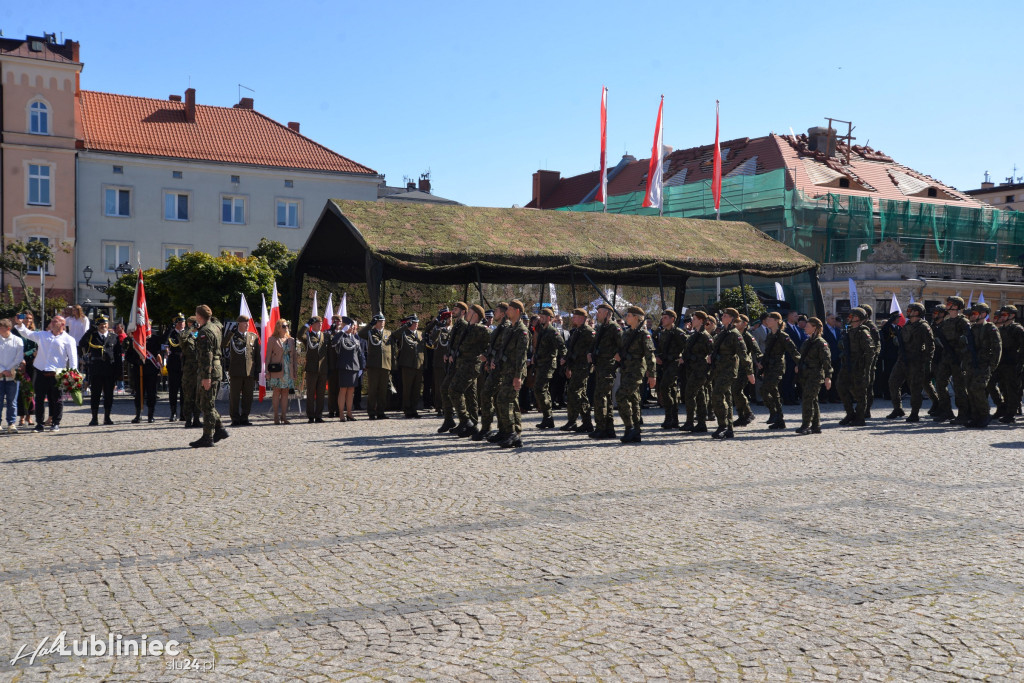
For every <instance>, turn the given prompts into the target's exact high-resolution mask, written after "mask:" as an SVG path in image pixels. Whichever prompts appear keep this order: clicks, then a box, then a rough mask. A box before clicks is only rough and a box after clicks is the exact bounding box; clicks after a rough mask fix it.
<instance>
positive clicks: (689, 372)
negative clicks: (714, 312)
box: [680, 311, 712, 434]
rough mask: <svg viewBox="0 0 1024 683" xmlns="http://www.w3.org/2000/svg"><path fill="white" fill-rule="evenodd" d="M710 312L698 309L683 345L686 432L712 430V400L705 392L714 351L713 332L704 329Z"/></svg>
mask: <svg viewBox="0 0 1024 683" xmlns="http://www.w3.org/2000/svg"><path fill="white" fill-rule="evenodd" d="M707 320H708V315H707V313H705V312H704V311H696V312H695V313H694V314H693V316H692V317H691V318H690V325H691V327H692V328H693V331H692V332H691V333H690V336H689V337H687V338H686V345H685V346H684V347H683V356H682V360H683V372H684V373H686V396H685V397H684V400H683V403H685V404H686V422H685V423H683V426H682V427H680V429H681V430H683V431H684V432H694V433H697V434H705V433H707V431H708V426H707V412H708V400H707V395H706V394H705V393H704V382H705V381H706V377H707V375H708V370H709V366H708V357H709V356H710V355H711V347H712V341H711V335H710V334H709V333H708V331H707V330H706V329H704V325H705V323H707Z"/></svg>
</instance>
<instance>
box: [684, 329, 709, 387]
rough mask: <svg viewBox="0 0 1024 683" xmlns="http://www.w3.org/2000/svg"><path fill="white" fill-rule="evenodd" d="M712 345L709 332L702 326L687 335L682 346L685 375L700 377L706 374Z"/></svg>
mask: <svg viewBox="0 0 1024 683" xmlns="http://www.w3.org/2000/svg"><path fill="white" fill-rule="evenodd" d="M712 346H713V342H712V341H711V333H710V332H708V331H707V330H706V329H704V328H701V330H700V332H694V333H693V334H691V335H690V336H689V337H687V339H686V345H685V346H684V347H683V369H684V370H685V371H686V374H687V377H694V378H701V377H704V376H706V375H707V374H708V369H709V367H710V366H709V365H708V356H710V355H711V347H712Z"/></svg>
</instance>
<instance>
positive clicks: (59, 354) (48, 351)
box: [26, 330, 78, 372]
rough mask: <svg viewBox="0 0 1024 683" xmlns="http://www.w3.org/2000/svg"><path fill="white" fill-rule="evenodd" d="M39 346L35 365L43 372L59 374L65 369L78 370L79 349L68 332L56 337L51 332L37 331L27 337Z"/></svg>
mask: <svg viewBox="0 0 1024 683" xmlns="http://www.w3.org/2000/svg"><path fill="white" fill-rule="evenodd" d="M26 336H27V337H28V338H29V339H31V340H32V341H34V342H35V343H37V344H39V351H37V352H36V360H35V363H33V365H34V366H35V369H36V370H40V371H42V372H57V371H59V370H63V369H65V368H75V369H77V368H78V349H77V348H76V344H75V340H74V338H73V337H72V336H71V335H70V334H68V333H67V332H61V333H60V334H58V335H56V336H54V334H53V333H52V332H50V331H49V330H37V331H35V332H29V333H28V334H27V335H26Z"/></svg>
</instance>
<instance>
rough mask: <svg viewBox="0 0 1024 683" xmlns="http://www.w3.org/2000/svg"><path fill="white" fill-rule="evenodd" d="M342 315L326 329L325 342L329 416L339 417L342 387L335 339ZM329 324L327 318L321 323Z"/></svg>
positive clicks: (338, 333)
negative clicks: (339, 382)
mask: <svg viewBox="0 0 1024 683" xmlns="http://www.w3.org/2000/svg"><path fill="white" fill-rule="evenodd" d="M341 324H342V323H341V316H340V315H336V316H334V317H333V318H332V319H331V327H330V328H329V329H326V330H324V331H323V332H324V343H325V344H327V417H328V418H332V417H338V416H339V415H340V414H341V411H340V410H338V394H339V393H340V390H341V387H340V386H338V348H337V347H336V346H335V345H334V340H335V339H336V338H337V336H338V335H340V334H341V333H342V332H341ZM326 325H327V319H326V318H324V321H323V322H322V323H320V326H321V327H324V326H326Z"/></svg>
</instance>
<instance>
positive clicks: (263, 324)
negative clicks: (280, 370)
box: [243, 294, 273, 401]
mask: <svg viewBox="0 0 1024 683" xmlns="http://www.w3.org/2000/svg"><path fill="white" fill-rule="evenodd" d="M260 299H262V306H263V308H262V310H261V311H260V379H259V386H260V400H261V401H262V400H263V398H264V397H265V396H266V395H267V339H268V335H267V323H268V322H269V321H268V320H267V318H268V317H269V316H268V315H267V295H266V294H260ZM243 301H244V299H243ZM271 332H273V330H271Z"/></svg>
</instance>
